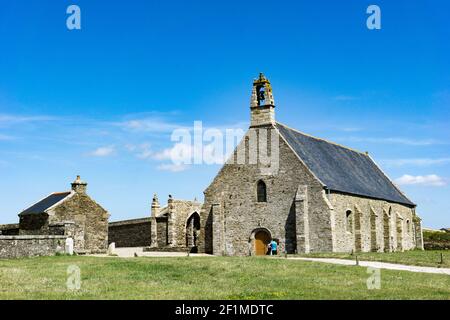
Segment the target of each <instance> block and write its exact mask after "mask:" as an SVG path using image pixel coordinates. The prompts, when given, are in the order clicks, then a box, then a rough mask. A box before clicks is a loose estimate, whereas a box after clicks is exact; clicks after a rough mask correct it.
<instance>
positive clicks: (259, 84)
mask: <svg viewBox="0 0 450 320" xmlns="http://www.w3.org/2000/svg"><path fill="white" fill-rule="evenodd" d="M250 112H251V121H250V128H254V127H261V126H271V125H274V124H275V101H274V98H273V93H272V86H271V85H270V81H269V80H268V79H267V78H266V77H265V76H264V74H262V73H260V74H259V78H258V79H255V80H254V81H253V89H252V99H251V103H250Z"/></svg>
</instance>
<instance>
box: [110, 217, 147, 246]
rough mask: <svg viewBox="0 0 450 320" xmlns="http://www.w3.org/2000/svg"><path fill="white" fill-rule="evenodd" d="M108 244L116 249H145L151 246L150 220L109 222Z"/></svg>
mask: <svg viewBox="0 0 450 320" xmlns="http://www.w3.org/2000/svg"><path fill="white" fill-rule="evenodd" d="M108 233H109V234H108V242H109V243H113V242H114V243H115V244H116V247H119V248H120V247H145V246H150V244H151V218H143V219H134V220H126V221H118V222H111V223H110V224H109V228H108Z"/></svg>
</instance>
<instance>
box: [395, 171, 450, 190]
mask: <svg viewBox="0 0 450 320" xmlns="http://www.w3.org/2000/svg"><path fill="white" fill-rule="evenodd" d="M395 183H397V184H399V185H404V186H407V185H418V186H432V187H442V186H445V185H447V182H446V181H445V179H444V178H442V177H439V176H438V175H436V174H430V175H427V176H412V175H409V174H405V175H403V176H402V177H400V178H398V179H396V180H395Z"/></svg>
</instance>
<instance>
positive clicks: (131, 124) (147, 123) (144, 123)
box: [116, 118, 180, 133]
mask: <svg viewBox="0 0 450 320" xmlns="http://www.w3.org/2000/svg"><path fill="white" fill-rule="evenodd" d="M116 125H118V126H119V127H121V128H123V129H125V130H128V131H132V132H159V133H162V132H171V131H173V130H175V129H177V128H180V126H179V125H177V124H175V123H171V122H168V121H165V120H162V119H160V118H142V119H131V120H126V121H123V122H119V123H116Z"/></svg>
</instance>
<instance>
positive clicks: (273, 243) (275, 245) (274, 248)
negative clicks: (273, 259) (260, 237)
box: [270, 239, 278, 256]
mask: <svg viewBox="0 0 450 320" xmlns="http://www.w3.org/2000/svg"><path fill="white" fill-rule="evenodd" d="M270 247H271V248H272V256H276V255H277V254H278V243H277V242H276V241H275V240H274V239H272V241H271V242H270Z"/></svg>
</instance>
